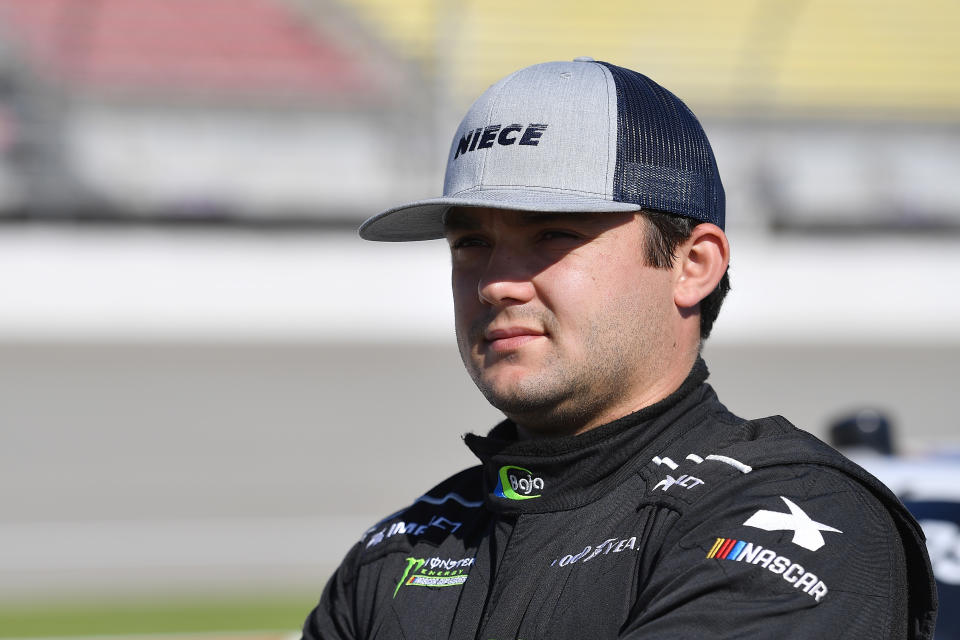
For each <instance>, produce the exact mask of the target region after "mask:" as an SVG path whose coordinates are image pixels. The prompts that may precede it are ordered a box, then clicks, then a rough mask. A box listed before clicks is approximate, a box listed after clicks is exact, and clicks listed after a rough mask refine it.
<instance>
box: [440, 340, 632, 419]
mask: <svg viewBox="0 0 960 640" xmlns="http://www.w3.org/2000/svg"><path fill="white" fill-rule="evenodd" d="M541 322H542V321H541ZM542 324H543V325H544V326H546V327H548V329H549V328H550V327H551V326H553V324H554V323H550V322H545V323H543V322H542ZM482 326H486V323H485V322H484V323H477V324H475V325H474V327H472V328H471V330H470V337H469V339H468V340H467V342H466V343H464V342H463V341H462V340H463V336H460V335H459V332H458V336H457V341H458V343H459V345H460V353H461V357H462V359H463V362H464V365H465V366H466V368H467V371H468V372H469V374H470V377H471V378H472V379H473V382H474V384H476V385H477V388H478V389H479V390H480V392H481V393H482V394H483V395H484V397H485V398H486V399H487V402H489V403H490V404H491V405H493V406H494V407H496V408H497V409H499V410H500V411H502V412H503V413H504V415H506V416H507V417H508V418H510V419H511V420H513V421H514V422H515V423H517V424H518V425H521V426H523V427H525V428H527V429H528V430H530V431H533V432H537V433H542V434H544V435H548V434H550V435H562V434H567V433H575V432H577V431H579V430H580V429H581V428H582V427H583V425H586V424H588V423H590V422H591V421H592V420H593V419H594V418H595V417H596V416H598V415H601V414H602V413H603V412H604V411H605V410H607V409H608V408H609V407H611V406H612V405H615V404H616V403H617V402H619V401H621V400H623V399H624V396H626V395H628V393H629V389H628V386H629V385H628V384H627V383H628V382H629V378H630V376H628V375H627V373H628V372H630V371H632V369H633V367H635V366H636V362H635V361H634V358H636V357H637V356H638V355H639V354H638V353H637V351H636V349H637V348H638V347H639V346H640V345H638V344H636V340H635V339H636V338H637V337H638V336H637V333H636V332H635V327H631V328H621V327H617V328H613V330H612V331H611V328H610V327H609V326H607V328H606V330H603V329H601V328H600V327H602V326H604V323H603V322H602V321H598V322H594V323H592V324H591V330H590V331H589V332H588V333H587V334H586V335H585V336H584V339H583V350H582V354H583V355H582V357H581V358H579V359H575V360H574V359H571V358H570V357H569V355H568V354H564V353H562V352H561V351H559V350H560V349H561V347H560V346H559V345H558V344H556V343H553V344H551V345H550V348H549V349H548V351H547V352H546V353H545V354H544V355H543V356H542V358H541V359H540V361H539V362H537V363H535V366H536V370H535V371H531V372H530V373H527V374H525V375H523V377H521V378H519V379H518V380H516V381H514V382H513V383H511V384H500V385H496V384H494V383H493V382H492V380H490V379H488V378H487V377H485V375H484V368H485V363H484V362H483V361H484V360H485V357H484V356H483V355H475V354H474V353H473V352H472V350H471V348H470V347H471V345H472V344H482V340H483V329H482ZM478 327H480V328H478ZM631 329H632V330H631ZM623 330H627V331H630V336H631V337H632V338H634V340H630V339H627V340H624V339H623V338H624V335H623V334H620V335H617V336H614V335H612V334H618V333H619V332H621V331H623ZM554 331H555V327H554ZM555 337H556V334H555V333H553V332H549V331H548V336H547V339H548V340H553V339H554V338H555ZM614 337H618V338H620V339H611V338H614ZM520 357H522V356H521V354H507V355H505V356H501V357H500V358H499V360H500V361H501V362H504V361H509V360H510V359H511V358H518V359H519V358H520Z"/></svg>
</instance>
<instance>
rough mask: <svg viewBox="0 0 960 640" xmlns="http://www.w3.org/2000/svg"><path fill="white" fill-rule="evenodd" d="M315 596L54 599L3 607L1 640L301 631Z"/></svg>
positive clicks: (0, 619)
mask: <svg viewBox="0 0 960 640" xmlns="http://www.w3.org/2000/svg"><path fill="white" fill-rule="evenodd" d="M315 604H316V597H315V596H287V597H282V598H279V597H276V596H271V597H264V598H259V599H255V598H243V599H239V598H238V599H232V600H225V599H204V598H202V597H198V598H193V599H190V600H176V601H174V600H170V599H166V600H159V599H158V600H151V601H118V602H109V603H106V602H84V603H70V604H67V603H56V602H54V603H49V604H43V605H41V604H36V603H32V604H30V605H29V606H17V607H14V606H11V605H6V606H4V607H0V638H36V637H48V636H98V635H126V634H143V633H193V632H215V631H228V632H238V631H239V632H243V631H281V632H293V631H297V630H298V629H299V628H300V626H301V625H302V624H303V620H304V619H305V618H306V617H307V614H308V613H309V612H310V610H311V609H312V608H313V606H314V605H315Z"/></svg>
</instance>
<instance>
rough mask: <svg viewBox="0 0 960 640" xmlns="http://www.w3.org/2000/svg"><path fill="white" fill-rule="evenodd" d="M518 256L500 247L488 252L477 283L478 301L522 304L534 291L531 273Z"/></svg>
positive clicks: (527, 300) (491, 303)
mask: <svg viewBox="0 0 960 640" xmlns="http://www.w3.org/2000/svg"><path fill="white" fill-rule="evenodd" d="M523 262H524V261H523V260H522V259H520V257H519V256H517V255H515V254H513V253H511V252H509V251H505V250H502V249H499V248H497V249H494V250H493V251H491V253H490V258H489V260H488V261H487V266H486V269H484V271H483V273H482V274H481V276H480V280H479V282H478V283H477V294H478V295H479V296H480V301H481V302H483V303H484V304H489V305H492V306H508V305H514V304H524V303H525V302H529V301H530V300H532V299H533V297H534V295H535V292H534V286H533V282H532V280H531V278H532V274H531V273H530V272H529V269H528V268H526V266H525V265H524V264H523Z"/></svg>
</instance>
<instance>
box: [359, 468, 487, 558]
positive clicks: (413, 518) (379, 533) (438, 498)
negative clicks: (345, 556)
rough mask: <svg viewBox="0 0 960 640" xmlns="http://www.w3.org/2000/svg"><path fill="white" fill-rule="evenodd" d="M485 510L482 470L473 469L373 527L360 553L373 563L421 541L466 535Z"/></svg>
mask: <svg viewBox="0 0 960 640" xmlns="http://www.w3.org/2000/svg"><path fill="white" fill-rule="evenodd" d="M483 509H484V489H483V471H482V467H480V466H476V467H470V468H469V469H465V470H463V471H461V472H459V473H457V474H454V475H453V476H450V477H449V478H447V479H446V480H444V481H443V482H441V483H439V484H437V485H436V486H435V487H433V488H432V489H430V490H429V491H427V492H426V493H424V494H423V495H421V496H420V497H419V498H417V499H416V500H414V501H413V502H412V503H411V504H409V505H407V506H406V507H404V508H403V509H400V510H399V511H396V512H394V513H392V514H390V515H388V516H387V517H385V518H383V519H381V520H380V521H378V522H377V523H376V524H374V525H373V526H371V527H370V528H369V529H367V530H366V531H365V532H364V533H363V535H362V536H361V537H360V540H359V541H358V543H357V551H358V552H359V553H360V555H361V556H363V557H365V558H366V559H373V557H374V556H379V555H382V554H383V552H386V551H392V550H395V548H396V547H398V546H399V547H409V546H410V545H411V544H413V543H415V542H416V541H418V540H421V539H426V540H432V541H434V542H436V543H439V542H440V541H441V540H442V539H443V538H445V537H446V536H448V535H451V534H463V533H464V532H465V530H466V529H467V528H469V525H470V523H472V522H473V521H475V520H476V519H477V518H478V517H479V516H480V515H481V513H482V512H483Z"/></svg>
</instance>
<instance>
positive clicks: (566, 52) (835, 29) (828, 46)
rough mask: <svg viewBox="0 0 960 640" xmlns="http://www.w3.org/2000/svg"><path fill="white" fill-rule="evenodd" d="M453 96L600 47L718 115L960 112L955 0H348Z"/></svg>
mask: <svg viewBox="0 0 960 640" xmlns="http://www.w3.org/2000/svg"><path fill="white" fill-rule="evenodd" d="M341 2H343V3H344V4H345V5H346V6H348V7H351V8H352V9H353V10H354V11H355V13H356V15H357V16H358V17H359V19H360V20H361V21H362V22H363V23H364V24H366V25H367V27H368V28H369V29H370V30H371V31H372V32H373V33H374V34H376V35H377V37H379V38H381V39H382V40H383V41H384V42H385V43H387V45H388V46H389V47H391V48H392V49H394V50H395V51H396V53H397V55H398V56H400V57H402V58H405V59H408V60H411V61H414V62H415V63H417V64H418V65H419V66H420V67H421V68H422V69H423V70H424V71H425V73H426V75H427V76H434V77H435V78H436V79H437V80H438V81H439V82H441V83H443V84H442V85H441V90H442V91H443V92H445V94H446V99H447V100H448V101H449V102H450V106H451V107H454V108H460V107H462V106H463V105H465V104H467V103H469V102H470V100H471V99H472V98H473V97H475V95H476V94H477V93H478V91H481V90H482V89H483V88H485V87H486V86H488V85H489V84H491V83H492V82H494V81H496V80H497V79H498V78H500V77H502V76H503V75H506V74H507V73H509V72H511V71H514V70H516V69H518V68H520V67H523V66H526V65H528V64H532V63H535V62H541V61H546V60H565V59H571V58H573V57H576V56H580V55H589V56H593V57H594V58H596V59H598V60H605V61H609V62H613V63H615V64H620V65H623V66H627V67H631V68H634V69H637V70H639V71H642V72H643V73H645V74H647V75H649V76H651V77H652V78H654V79H656V80H658V81H660V82H662V83H664V84H665V85H666V86H668V87H670V88H671V89H673V90H674V91H675V92H676V93H678V94H679V95H680V96H681V97H683V98H684V99H685V100H687V101H688V102H690V103H691V104H692V105H693V106H694V108H695V110H696V111H697V112H698V113H700V112H701V111H702V112H704V113H705V114H710V115H724V114H739V113H745V114H747V115H754V116H757V115H760V116H762V115H768V114H769V115H772V116H778V117H790V116H798V117H827V118H832V117H844V116H849V115H855V116H856V117H864V116H867V117H869V116H876V117H891V118H896V119H909V120H926V119H932V120H947V121H950V120H957V119H960V38H957V34H958V33H960V4H958V3H956V2H953V1H948V0H917V1H914V2H903V1H896V0H873V1H871V0H810V1H802V0H797V1H786V0H772V1H771V0H766V1H764V0H723V1H722V2H717V1H713V0H699V1H687V2H676V3H652V2H649V3H644V2H636V1H628V0H614V1H609V2H584V1H583V0H553V1H544V0H537V1H531V2H523V1H519V2H517V1H515V0H514V1H509V2H508V1H505V0H462V1H456V0H446V1H445V0H404V1H403V2H395V0H341Z"/></svg>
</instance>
